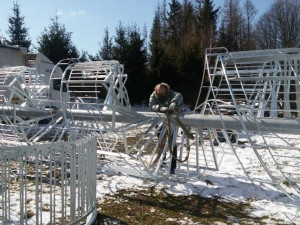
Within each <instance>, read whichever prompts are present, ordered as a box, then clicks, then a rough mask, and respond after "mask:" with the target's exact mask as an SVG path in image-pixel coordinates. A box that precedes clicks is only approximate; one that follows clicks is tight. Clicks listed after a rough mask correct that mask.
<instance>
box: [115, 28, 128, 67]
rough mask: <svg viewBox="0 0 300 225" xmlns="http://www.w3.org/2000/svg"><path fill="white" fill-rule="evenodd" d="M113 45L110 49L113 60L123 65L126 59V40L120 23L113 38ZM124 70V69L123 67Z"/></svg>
mask: <svg viewBox="0 0 300 225" xmlns="http://www.w3.org/2000/svg"><path fill="white" fill-rule="evenodd" d="M114 41H115V45H114V46H113V48H112V54H113V58H114V59H116V60H118V61H119V62H120V63H122V64H125V62H126V60H127V58H128V56H127V55H128V45H129V43H128V39H127V34H126V29H125V27H124V26H123V24H122V23H119V25H118V27H117V28H116V36H115V38H114ZM125 68H126V67H125Z"/></svg>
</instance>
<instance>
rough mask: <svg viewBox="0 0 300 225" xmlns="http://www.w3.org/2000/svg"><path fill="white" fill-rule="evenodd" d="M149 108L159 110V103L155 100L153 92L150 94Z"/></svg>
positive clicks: (154, 110)
mask: <svg viewBox="0 0 300 225" xmlns="http://www.w3.org/2000/svg"><path fill="white" fill-rule="evenodd" d="M149 108H150V110H151V111H153V112H159V111H160V110H159V109H160V105H159V102H158V100H157V98H156V96H155V93H154V92H153V93H152V94H151V95H150V99H149Z"/></svg>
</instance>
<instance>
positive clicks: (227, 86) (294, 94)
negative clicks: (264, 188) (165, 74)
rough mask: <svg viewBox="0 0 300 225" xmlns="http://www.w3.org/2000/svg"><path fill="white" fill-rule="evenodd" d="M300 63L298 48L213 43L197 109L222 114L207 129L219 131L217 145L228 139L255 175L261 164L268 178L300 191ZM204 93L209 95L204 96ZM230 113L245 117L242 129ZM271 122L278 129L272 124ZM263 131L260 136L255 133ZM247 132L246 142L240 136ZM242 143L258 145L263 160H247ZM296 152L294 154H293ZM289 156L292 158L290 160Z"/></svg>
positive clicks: (255, 151) (284, 188)
mask: <svg viewBox="0 0 300 225" xmlns="http://www.w3.org/2000/svg"><path fill="white" fill-rule="evenodd" d="M299 69H300V49H298V48H292V49H272V50H256V51H244V52H228V51H227V49H225V48H216V49H207V50H206V56H205V71H204V76H203V80H202V85H201V90H200V93H199V97H198V101H197V104H196V107H195V110H194V113H200V114H202V115H214V116H217V117H219V120H220V121H222V126H221V127H219V129H213V130H211V129H207V131H208V133H209V135H210V139H212V138H213V137H214V139H215V140H214V141H215V142H216V145H219V144H221V142H224V141H225V142H226V143H227V146H229V148H230V149H231V151H232V152H233V154H234V155H235V156H236V157H237V158H238V160H239V161H240V163H241V165H242V168H243V169H244V171H245V174H247V176H248V178H249V179H250V180H251V181H253V182H254V181H258V180H259V179H258V178H257V174H256V171H255V170H258V168H260V169H262V170H263V171H265V175H266V176H265V177H266V180H265V182H266V183H272V184H273V185H274V186H276V187H277V188H279V189H280V190H282V191H283V192H285V193H286V194H288V195H289V193H299V191H300V180H299V173H298V171H299V168H300V167H299V165H300V161H299V157H298V156H299V153H300V148H299V147H298V146H297V143H299V141H298V136H297V135H299V128H300V124H299V120H298V118H299V113H300V112H299V111H300V108H299V106H300V105H299V103H300V75H299ZM205 79H206V80H205ZM205 84H207V85H205ZM201 91H202V92H201ZM203 96H206V97H205V101H203V102H201V101H200V99H201V97H203ZM228 116H231V118H236V119H237V120H239V123H240V127H239V129H238V128H237V127H234V126H230V124H228V123H226V118H227V117H228ZM249 122H250V123H251V124H252V127H251V128H250V126H249ZM270 123H273V125H274V126H273V127H274V128H276V129H272V128H270V127H269V126H268V124H270ZM257 135H258V136H259V138H258V139H257V138H256V139H254V137H255V136H257ZM232 137H234V140H233V139H232ZM241 137H242V138H244V140H245V139H246V142H240V141H239V138H241ZM271 140H273V141H274V140H276V143H273V142H272V141H271ZM211 146H212V150H213V151H214V147H213V145H211ZM241 146H242V147H244V148H245V147H250V148H251V149H252V150H253V155H254V156H255V158H256V159H257V160H256V162H252V165H253V167H252V168H245V167H244V166H243V164H246V163H243V162H245V161H246V160H249V159H246V157H245V154H243V152H242V151H238V150H237V148H238V147H241ZM291 157H292V158H293V160H292V161H290V160H288V159H289V158H291ZM287 160H288V161H289V164H286V163H285V162H286V161H287ZM216 163H217V162H216ZM254 168H255V169H254ZM286 184H288V185H286ZM287 186H289V187H292V188H287ZM291 189H293V191H291Z"/></svg>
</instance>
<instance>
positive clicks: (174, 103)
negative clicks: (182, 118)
mask: <svg viewBox="0 0 300 225" xmlns="http://www.w3.org/2000/svg"><path fill="white" fill-rule="evenodd" d="M175 109H176V102H172V103H171V105H170V106H169V110H170V112H173V111H174V110H175Z"/></svg>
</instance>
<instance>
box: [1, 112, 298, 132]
mask: <svg viewBox="0 0 300 225" xmlns="http://www.w3.org/2000/svg"><path fill="white" fill-rule="evenodd" d="M13 110H14V108H13V107H12V106H1V107H0V115H11V113H12V112H13ZM15 111H16V115H17V116H19V117H36V116H45V115H47V114H50V113H51V110H50V109H47V110H38V109H32V108H30V109H29V108H22V107H19V106H18V107H15ZM56 115H57V116H60V115H63V113H62V111H60V110H58V111H57V112H56ZM66 116H67V117H68V118H72V119H74V120H81V121H95V120H98V121H107V122H108V121H112V119H113V117H115V121H116V122H122V123H131V124H132V123H138V122H140V121H141V120H144V121H150V123H151V122H152V120H151V119H166V117H165V115H164V114H163V113H154V112H137V113H133V114H132V116H129V115H128V114H126V115H125V114H121V113H118V112H116V113H113V112H112V111H98V110H89V111H87V110H80V109H75V110H73V109H72V110H70V109H68V110H66ZM180 120H181V121H182V123H183V124H184V125H185V126H187V127H194V128H211V129H227V130H243V127H242V125H241V121H240V119H239V117H238V116H224V115H223V116H222V120H223V123H222V121H221V117H220V116H218V115H203V114H191V115H183V116H180ZM242 120H243V121H244V123H245V125H246V128H247V129H248V130H249V131H259V130H260V129H259V128H258V126H257V124H256V122H258V125H259V126H260V127H261V129H262V130H263V131H266V132H275V133H284V134H299V133H300V121H299V120H298V119H281V118H262V119H257V121H255V119H253V118H251V117H249V116H245V115H243V116H242ZM172 122H174V123H176V122H175V121H172ZM223 124H224V125H223ZM224 126H225V127H224Z"/></svg>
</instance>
